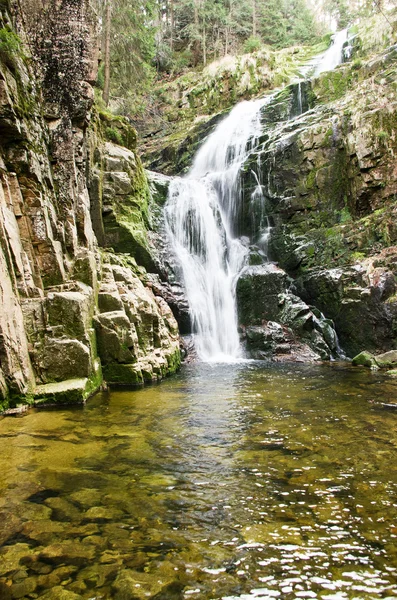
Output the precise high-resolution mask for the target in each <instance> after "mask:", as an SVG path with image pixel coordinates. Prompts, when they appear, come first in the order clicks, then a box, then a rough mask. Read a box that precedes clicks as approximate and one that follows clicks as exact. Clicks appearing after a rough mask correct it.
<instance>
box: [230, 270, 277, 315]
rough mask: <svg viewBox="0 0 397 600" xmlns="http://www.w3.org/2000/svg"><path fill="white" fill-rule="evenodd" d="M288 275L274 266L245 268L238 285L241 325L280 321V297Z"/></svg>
mask: <svg viewBox="0 0 397 600" xmlns="http://www.w3.org/2000/svg"><path fill="white" fill-rule="evenodd" d="M288 281H289V280H288V275H287V274H286V272H285V271H283V270H282V269H279V268H278V267H276V265H274V264H272V263H268V264H266V265H255V266H251V267H246V268H245V269H244V270H243V271H242V273H241V275H240V277H239V280H238V282H237V289H236V294H237V309H238V316H239V322H240V324H242V325H250V326H252V325H260V324H261V322H262V321H263V320H266V321H268V320H270V321H273V320H277V317H278V315H279V313H280V308H279V294H282V293H284V291H285V290H286V288H287V287H288Z"/></svg>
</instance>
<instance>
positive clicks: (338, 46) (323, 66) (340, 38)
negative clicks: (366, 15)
mask: <svg viewBox="0 0 397 600" xmlns="http://www.w3.org/2000/svg"><path fill="white" fill-rule="evenodd" d="M347 39H348V30H347V29H342V31H337V32H336V33H335V34H334V36H333V43H332V44H331V46H330V47H329V48H328V50H327V51H326V52H325V54H324V55H323V56H322V58H321V60H320V62H319V63H318V65H317V67H316V69H315V71H314V75H315V76H317V75H320V73H324V72H325V71H332V69H335V67H337V66H338V65H340V64H341V62H343V58H344V56H343V46H344V45H345V43H346V42H347Z"/></svg>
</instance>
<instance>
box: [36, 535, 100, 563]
mask: <svg viewBox="0 0 397 600" xmlns="http://www.w3.org/2000/svg"><path fill="white" fill-rule="evenodd" d="M94 556H95V548H93V547H91V546H87V545H83V544H81V543H79V542H77V541H70V542H59V543H56V544H51V545H50V546H47V547H46V548H44V549H43V550H42V551H41V552H40V555H39V559H40V560H42V561H45V562H49V563H51V564H61V563H64V562H66V563H69V564H71V565H83V564H86V563H87V561H91V560H92V559H93V558H94Z"/></svg>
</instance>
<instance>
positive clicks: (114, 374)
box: [103, 363, 143, 386]
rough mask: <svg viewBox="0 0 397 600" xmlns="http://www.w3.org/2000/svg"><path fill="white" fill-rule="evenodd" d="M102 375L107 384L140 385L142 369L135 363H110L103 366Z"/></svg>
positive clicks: (141, 382)
mask: <svg viewBox="0 0 397 600" xmlns="http://www.w3.org/2000/svg"><path fill="white" fill-rule="evenodd" d="M103 376H104V379H105V381H106V382H107V383H108V384H109V385H131V386H136V385H142V384H143V376H142V371H141V369H140V368H139V367H138V366H137V365H124V364H118V363H112V364H110V365H106V366H104V367H103Z"/></svg>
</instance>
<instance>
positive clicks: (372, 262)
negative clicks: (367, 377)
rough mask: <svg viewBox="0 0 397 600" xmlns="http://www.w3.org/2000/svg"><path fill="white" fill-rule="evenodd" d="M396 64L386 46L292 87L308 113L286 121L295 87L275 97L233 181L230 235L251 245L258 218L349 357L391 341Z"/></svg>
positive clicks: (278, 257) (281, 261)
mask: <svg viewBox="0 0 397 600" xmlns="http://www.w3.org/2000/svg"><path fill="white" fill-rule="evenodd" d="M396 63H397V47H395V46H393V47H390V48H388V49H387V50H386V51H384V52H383V53H382V54H380V55H379V56H377V57H376V58H373V59H371V60H370V61H368V62H367V63H366V64H365V65H363V66H361V67H360V65H359V64H357V63H353V64H347V65H342V66H340V67H338V68H337V69H336V70H335V71H332V72H329V73H324V74H323V75H321V76H320V77H319V78H318V79H315V80H313V82H312V84H311V85H309V84H306V85H305V86H304V87H302V86H299V93H301V94H302V99H301V104H303V105H306V109H308V110H306V111H305V112H304V114H302V115H297V116H295V117H294V118H292V119H291V107H292V106H293V104H294V100H293V99H294V97H295V96H296V93H297V86H296V84H295V85H292V86H289V87H287V88H286V89H285V90H283V91H282V92H281V93H278V94H276V95H275V96H274V97H273V98H272V99H271V101H270V102H269V104H268V105H267V106H265V107H264V109H263V113H262V121H263V137H262V144H261V145H260V147H259V149H258V151H257V152H256V153H255V154H253V155H252V156H251V157H250V159H249V160H248V161H247V164H246V165H245V167H244V172H243V177H242V178H243V188H244V202H243V203H242V205H241V214H240V223H241V231H240V234H242V235H247V234H249V235H250V236H251V239H253V241H254V242H255V243H259V240H260V236H261V231H260V229H259V228H256V227H257V225H256V224H258V223H261V222H263V215H266V216H267V218H268V219H269V222H270V224H271V226H272V230H271V236H270V242H269V247H268V253H269V256H270V258H271V259H272V260H274V261H276V262H277V263H278V265H279V266H280V267H281V268H282V269H284V270H285V271H286V272H287V273H288V274H289V275H290V276H291V277H292V278H293V279H294V281H295V292H296V293H297V294H298V295H299V296H300V297H301V298H302V299H303V300H304V301H305V302H306V303H307V304H309V305H314V306H316V307H317V308H318V309H319V310H320V311H322V312H323V313H324V314H325V316H326V317H328V318H330V319H331V320H333V321H334V323H335V326H336V330H337V332H338V335H339V338H340V342H341V346H342V347H343V348H344V350H345V351H346V352H347V353H348V354H349V355H350V356H354V355H355V354H357V353H358V352H359V351H360V350H363V349H367V350H369V351H371V352H382V351H387V350H390V349H392V348H394V347H395V346H396V344H397V338H396V327H397V326H396V323H397V320H396V319H397V300H396V277H397V270H396V262H397V253H396V249H395V244H396V242H397V230H396V227H395V214H396V210H397V209H396V203H395V197H396V193H397V171H396V165H395V154H396V151H397V145H396V139H395V123H396V108H397V96H396V92H395V65H396ZM253 172H255V173H256V175H257V176H258V177H259V181H260V191H261V199H262V200H261V202H259V203H256V204H255V203H254V202H253V194H252V191H253V190H254V189H256V188H257V185H258V184H257V179H256V177H255V176H254V175H253Z"/></svg>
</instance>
